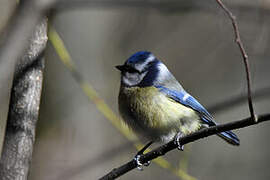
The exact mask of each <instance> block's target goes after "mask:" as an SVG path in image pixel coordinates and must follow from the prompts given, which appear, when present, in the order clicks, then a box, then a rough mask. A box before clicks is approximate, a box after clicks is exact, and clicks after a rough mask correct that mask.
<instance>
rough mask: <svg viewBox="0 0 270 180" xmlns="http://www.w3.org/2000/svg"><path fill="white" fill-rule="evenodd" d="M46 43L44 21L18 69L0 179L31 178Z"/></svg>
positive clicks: (0, 163) (17, 179)
mask: <svg viewBox="0 0 270 180" xmlns="http://www.w3.org/2000/svg"><path fill="white" fill-rule="evenodd" d="M46 43H47V21H46V20H43V21H42V22H41V23H40V24H39V25H38V26H37V27H36V29H35V32H34V34H33V35H32V37H31V39H30V46H29V47H28V49H27V51H26V53H25V55H24V56H23V57H22V58H21V60H20V61H19V62H18V63H17V65H16V68H15V74H14V80H13V86H12V92H11V99H10V105H9V114H8V121H7V127H6V134H5V139H4V146H3V150H2V157H1V160H0V179H1V180H2V179H3V180H25V179H27V176H28V171H29V167H30V162H31V159H32V152H33V145H34V140H35V128H36V123H37V119H38V112H39V104H40V96H41V89H42V80H43V69H44V57H43V51H44V48H45V47H46Z"/></svg>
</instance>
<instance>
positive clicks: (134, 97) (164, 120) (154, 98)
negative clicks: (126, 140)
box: [119, 87, 200, 138]
mask: <svg viewBox="0 0 270 180" xmlns="http://www.w3.org/2000/svg"><path fill="white" fill-rule="evenodd" d="M119 110H120V113H121V114H122V116H123V118H124V120H125V122H126V123H127V124H128V125H129V126H130V127H131V128H132V129H133V130H135V131H136V132H139V133H143V134H146V135H147V136H151V137H152V138H157V137H160V136H163V135H164V136H166V135H168V134H173V135H175V134H176V133H177V132H179V131H181V132H182V133H183V134H188V133H191V132H194V131H196V130H198V129H199V128H200V118H199V116H198V114H197V113H196V112H195V111H194V110H192V109H191V108H189V107H186V106H184V105H182V104H180V103H178V102H176V101H174V100H173V99H171V98H169V97H167V96H166V95H164V94H163V93H161V92H159V90H158V89H157V88H155V87H144V88H139V87H130V88H127V87H121V89H120V93H119ZM149 134H150V135H149ZM171 136H172V135H171Z"/></svg>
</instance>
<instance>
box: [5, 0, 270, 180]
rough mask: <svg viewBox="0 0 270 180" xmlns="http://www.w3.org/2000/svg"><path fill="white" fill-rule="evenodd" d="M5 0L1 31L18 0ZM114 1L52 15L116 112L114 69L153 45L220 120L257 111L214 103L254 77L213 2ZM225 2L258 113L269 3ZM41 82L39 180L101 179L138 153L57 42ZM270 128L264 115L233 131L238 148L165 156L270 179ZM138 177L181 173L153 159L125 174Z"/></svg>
mask: <svg viewBox="0 0 270 180" xmlns="http://www.w3.org/2000/svg"><path fill="white" fill-rule="evenodd" d="M1 1H2V2H1V3H0V27H1V28H2V27H3V26H4V25H5V23H6V22H7V20H8V17H9V16H10V14H11V13H12V11H13V9H14V6H15V4H16V2H15V1H10V0H1ZM106 2H107V1H91V0H89V1H78V2H76V1H71V0H69V1H66V3H65V2H64V1H62V3H60V5H59V7H58V9H56V11H55V14H54V16H53V17H52V18H51V19H49V22H50V23H51V27H53V28H54V29H55V30H56V31H57V32H58V33H59V35H60V37H61V38H62V40H63V42H64V43H65V46H66V48H67V50H68V52H69V53H70V55H71V57H72V59H73V61H74V63H75V65H76V67H77V69H78V71H79V72H80V73H81V74H82V76H83V77H84V78H85V80H86V81H87V82H88V83H89V84H90V85H91V86H92V87H93V88H94V89H95V90H96V91H97V92H98V94H99V96H100V97H101V98H102V99H103V100H104V101H105V102H106V103H107V104H108V105H109V106H110V108H111V109H112V110H113V111H114V112H115V113H116V114H117V115H118V114H119V113H118V108H117V107H118V105H117V96H118V88H119V85H120V74H119V72H118V71H117V70H116V69H115V68H114V66H115V65H119V64H122V63H123V62H124V61H125V60H126V59H127V58H128V57H129V56H130V55H131V54H133V53H135V52H136V51H139V50H148V51H151V52H153V53H154V55H155V56H156V57H157V58H158V59H160V60H162V61H163V62H164V63H165V64H166V65H167V67H168V68H169V69H170V71H171V72H172V73H173V74H174V75H175V77H176V78H177V79H178V80H179V81H180V82H181V83H182V84H183V86H184V87H185V89H186V90H187V91H188V92H189V93H190V94H192V95H193V96H194V97H196V98H197V99H198V100H199V101H200V102H201V103H202V104H203V105H204V106H205V107H206V108H209V111H210V113H212V114H213V115H214V117H215V119H216V121H217V122H219V123H226V122H230V121H234V120H239V119H242V118H245V117H248V116H249V111H248V106H247V102H246V100H244V101H241V102H240V103H237V104H235V103H231V104H230V105H229V106H226V108H225V107H223V108H222V110H220V109H216V108H215V107H217V105H218V104H220V103H221V102H224V101H227V100H234V99H235V98H236V97H239V96H244V95H245V94H246V81H245V71H244V64H243V60H242V57H241V54H240V52H239V49H238V46H237V45H236V44H235V43H234V33H233V30H232V25H231V21H230V20H229V19H228V17H227V16H226V15H225V13H224V11H223V10H221V9H220V8H219V6H218V5H217V3H216V2H215V1H214V0H208V1H207V2H206V1H203V2H202V1H199V0H197V1H194V0H193V1H188V0H179V1H166V0H164V1H162V0H159V1H145V2H142V1H138V3H134V2H136V1H135V0H134V1H126V3H124V4H125V5H119V3H117V1H114V2H112V1H110V2H111V3H106ZM129 2H130V4H129ZM153 2H155V3H154V4H151V3H153ZM224 3H225V4H226V5H227V6H228V7H229V8H230V9H231V10H232V11H233V13H234V15H236V17H237V20H238V24H239V28H240V33H241V38H242V41H243V43H244V46H245V48H246V50H247V52H248V54H249V58H250V64H251V73H252V85H253V91H254V92H255V98H254V100H255V101H254V102H255V104H254V105H255V110H256V113H257V114H260V113H269V111H270V108H269V107H270V102H269V98H270V96H269V95H270V92H269V91H270V90H269V89H270V78H269V77H270V71H269V67H270V60H269V56H270V46H269V44H270V39H269V30H270V21H269V15H270V2H269V1H268V0H245V1H244V0H234V1H232V0H227V1H224ZM1 4H2V5H1ZM122 4H123V3H122ZM43 84H44V85H43V92H42V99H41V107H40V119H39V121H38V128H37V138H36V143H35V148H34V155H33V160H32V168H31V171H30V179H31V180H35V179H39V180H58V179H70V180H89V179H97V178H99V177H101V176H103V175H104V174H106V173H107V172H109V171H110V170H111V169H113V168H115V167H118V166H120V165H122V164H123V163H125V162H128V161H129V160H130V159H132V158H133V156H134V155H135V153H136V152H137V150H136V149H135V148H134V146H133V145H132V144H133V143H132V142H130V141H129V140H127V139H126V138H125V136H124V135H123V134H121V133H120V132H119V131H118V130H117V129H116V128H115V127H114V126H113V125H112V124H111V123H110V122H109V121H108V119H107V118H106V117H105V116H104V115H103V114H102V113H101V112H100V111H99V110H98V109H97V107H96V104H95V103H94V102H93V101H90V100H89V99H88V97H87V96H86V94H85V93H84V92H83V91H82V89H81V87H80V85H79V83H78V82H77V81H76V80H75V79H74V78H73V77H72V74H71V73H70V71H69V70H68V69H67V68H66V67H65V66H64V65H63V63H62V62H61V61H60V59H59V56H58V55H57V53H56V51H55V49H54V47H53V46H52V44H51V43H50V42H49V43H48V46H47V50H46V68H45V79H44V83H43ZM268 90H269V91H268ZM269 129H270V124H269V123H267V122H266V123H262V124H259V125H256V126H252V127H247V128H243V129H241V130H237V131H235V132H236V134H237V135H238V136H239V138H240V140H241V146H240V147H232V146H230V145H228V144H226V143H224V142H223V141H222V140H220V139H219V138H217V137H216V136H211V137H209V138H205V139H202V140H199V141H196V142H195V143H192V144H189V145H187V146H186V150H185V151H184V152H179V151H177V150H174V151H172V152H170V153H169V154H166V155H165V156H164V158H165V159H167V160H168V161H169V162H170V163H171V164H172V165H174V166H175V167H178V166H179V163H181V160H182V161H185V166H186V167H183V170H185V171H186V172H187V173H188V174H189V175H190V176H192V177H194V178H196V179H201V180H204V179H205V180H206V179H207V180H215V179H220V180H223V179H224V180H227V179H238V180H242V179H243V180H247V179H262V180H263V179H269V178H270V172H269V161H270V155H269V148H270V143H269V141H268V140H269V135H270V133H269ZM157 145H158V144H157ZM140 178H143V179H171V180H173V179H179V177H177V176H176V175H174V174H173V173H172V172H170V171H169V170H168V169H163V168H161V167H160V166H158V165H156V164H154V163H152V164H151V165H150V166H149V167H147V168H145V170H144V171H142V172H140V171H137V170H133V171H131V172H129V173H128V174H126V175H124V176H122V177H121V178H120V179H140ZM182 179H184V178H182Z"/></svg>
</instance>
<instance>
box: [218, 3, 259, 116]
mask: <svg viewBox="0 0 270 180" xmlns="http://www.w3.org/2000/svg"><path fill="white" fill-rule="evenodd" d="M216 2H217V3H218V5H219V6H220V7H221V8H222V9H223V10H224V11H225V12H226V14H227V15H228V16H229V18H230V19H231V21H232V25H233V29H234V33H235V42H236V43H237V45H238V46H239V49H240V52H241V54H242V57H243V60H244V64H245V70H246V78H247V88H248V94H247V97H248V107H249V111H250V115H251V118H253V120H254V121H256V116H255V112H254V108H253V103H252V95H251V78H250V70H249V69H250V68H249V62H248V55H247V53H246V50H245V48H244V45H243V43H242V41H241V38H240V33H239V28H238V25H237V21H236V17H235V16H234V15H233V14H232V12H231V11H230V10H229V9H228V8H227V7H226V6H225V5H224V4H223V3H222V1H221V0H216Z"/></svg>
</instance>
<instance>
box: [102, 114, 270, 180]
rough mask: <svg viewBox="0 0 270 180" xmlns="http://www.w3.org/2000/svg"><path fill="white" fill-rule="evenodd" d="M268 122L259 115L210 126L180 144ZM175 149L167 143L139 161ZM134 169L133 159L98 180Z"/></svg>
mask: <svg viewBox="0 0 270 180" xmlns="http://www.w3.org/2000/svg"><path fill="white" fill-rule="evenodd" d="M269 120H270V114H262V115H259V116H258V117H257V121H254V120H253V118H251V117H250V118H246V119H243V120H239V121H234V122H230V123H226V124H221V125H217V126H212V127H209V128H205V129H202V130H199V131H197V132H195V133H192V134H190V135H187V136H184V137H183V138H181V139H180V143H181V144H182V145H184V144H187V143H190V142H194V141H196V140H199V139H202V138H205V137H208V136H211V135H215V134H217V133H220V132H223V131H228V130H233V129H239V128H244V127H247V126H251V125H254V124H257V123H261V122H264V121H269ZM176 148H177V144H175V142H174V140H172V141H170V142H169V143H167V144H164V145H162V146H160V147H158V148H156V149H154V150H152V151H151V152H149V153H147V154H145V155H142V156H141V159H140V160H141V162H142V163H146V162H147V161H151V160H153V159H155V158H157V157H159V156H163V155H164V154H166V153H167V152H169V151H171V150H173V149H176ZM136 167H137V164H136V161H135V160H134V159H133V160H131V161H129V162H128V163H126V164H124V165H122V166H120V167H118V168H115V169H113V170H112V171H111V172H109V173H108V174H106V175H105V176H103V177H102V178H100V180H109V179H115V178H117V177H120V176H122V175H123V174H125V173H127V172H129V171H131V170H132V169H134V168H136Z"/></svg>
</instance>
